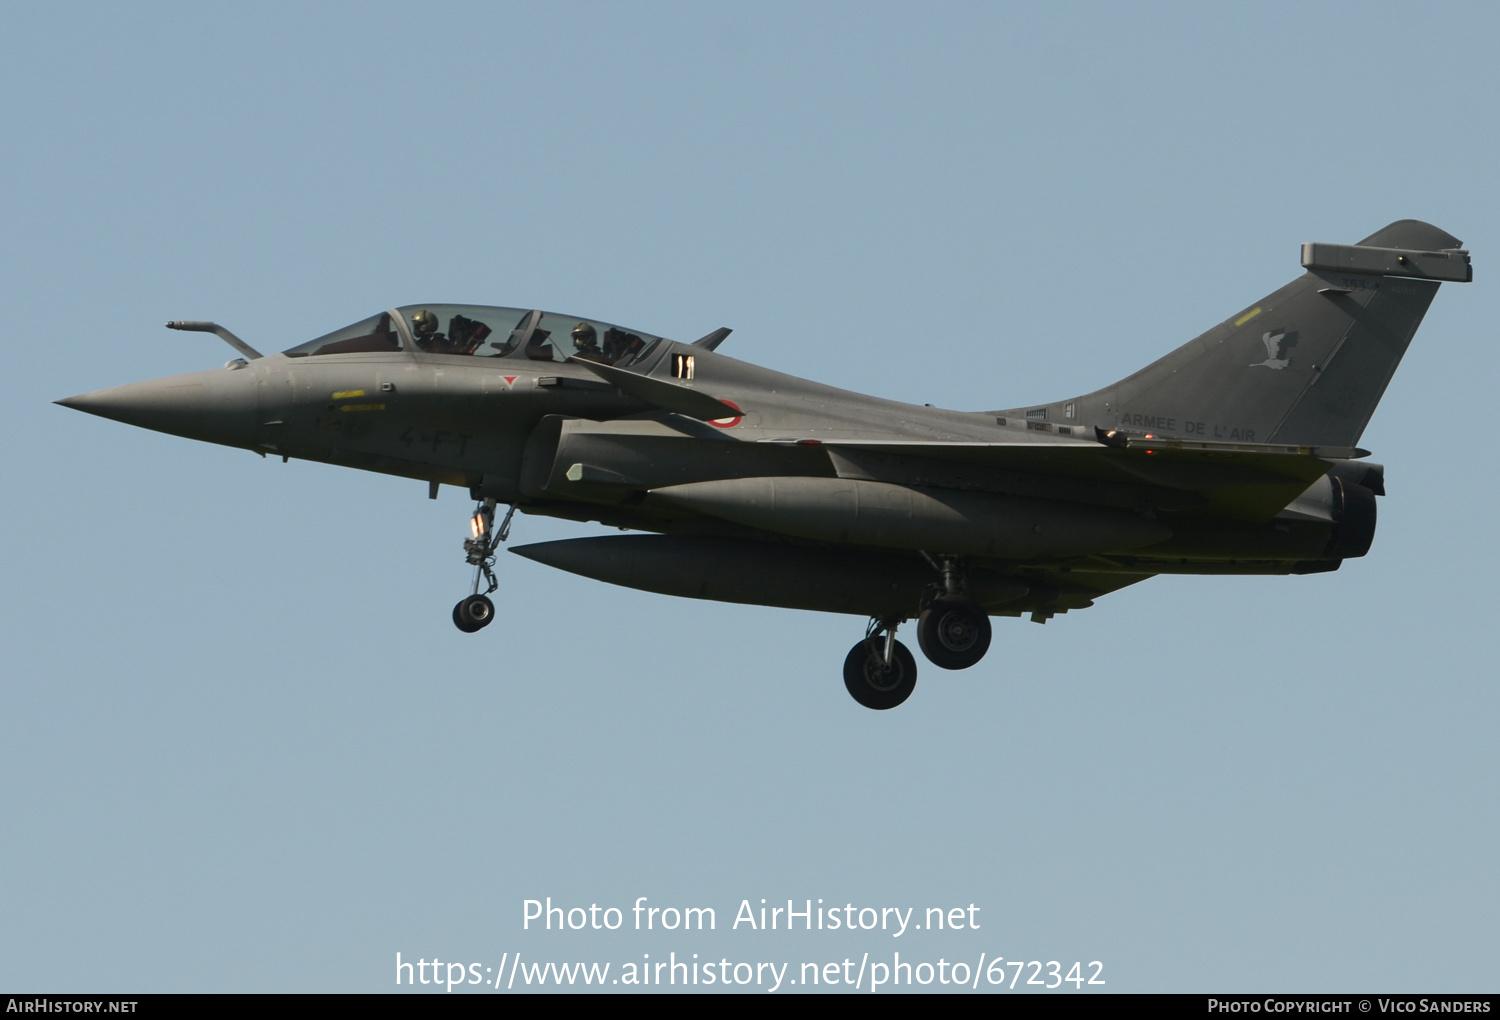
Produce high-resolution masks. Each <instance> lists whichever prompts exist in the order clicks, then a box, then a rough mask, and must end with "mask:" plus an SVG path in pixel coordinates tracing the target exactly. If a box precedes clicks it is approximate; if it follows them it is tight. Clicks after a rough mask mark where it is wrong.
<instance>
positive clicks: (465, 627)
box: [453, 499, 516, 634]
mask: <svg viewBox="0 0 1500 1020" xmlns="http://www.w3.org/2000/svg"><path fill="white" fill-rule="evenodd" d="M515 515H516V508H515V505H514V504H512V505H511V507H510V509H509V510H507V511H506V514H505V519H504V520H502V521H501V522H500V527H499V528H498V529H496V527H495V500H493V499H486V500H484V501H483V502H481V503H480V504H479V505H478V506H477V507H475V508H474V516H473V517H471V518H470V519H469V530H470V532H471V534H472V537H470V538H466V539H464V556H465V562H467V563H468V564H469V565H470V566H472V567H473V568H474V587H473V589H472V592H471V594H470V595H469V597H468V598H466V599H463V600H462V601H460V602H459V603H458V605H456V606H454V607H453V624H454V626H456V627H457V628H458V629H459V630H461V631H463V632H464V633H465V634H472V633H474V632H475V631H477V630H479V629H481V628H483V627H487V626H489V625H490V623H491V622H492V621H493V620H494V619H495V604H494V603H493V602H491V601H490V598H489V596H490V594H491V593H492V592H493V591H494V590H495V589H496V588H499V587H500V582H499V581H497V580H495V550H496V549H497V548H498V547H499V545H500V543H501V542H504V541H505V540H506V539H507V538H509V537H510V522H511V518H513V517H514V516H515ZM481 578H482V579H483V580H485V581H487V582H488V583H489V587H488V588H486V589H485V590H484V593H483V594H480V591H479V582H480V579H481Z"/></svg>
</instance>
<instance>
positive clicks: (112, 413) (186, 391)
mask: <svg viewBox="0 0 1500 1020" xmlns="http://www.w3.org/2000/svg"><path fill="white" fill-rule="evenodd" d="M229 376H244V377H245V378H241V379H232V378H226V377H229ZM249 376H250V373H249V372H233V373H230V372H197V373H194V374H192V375H179V376H171V377H169V378H166V379H152V380H150V381H148V382H138V383H130V384H128V385H125V386H113V387H111V388H109V389H107V390H95V391H94V392H93V393H82V394H79V395H78V396H76V397H66V398H64V399H62V400H58V401H55V403H58V404H61V405H62V406H63V407H71V408H72V409H73V410H75V411H87V412H88V413H89V414H97V415H99V417H101V418H111V419H113V420H115V421H122V422H125V423H126V424H127V425H137V426H140V427H141V428H143V429H152V430H153V431H156V432H168V433H171V434H172V435H174V436H186V437H187V438H189V439H202V440H206V441H208V442H211V443H225V444H227V445H230V446H249V445H250V444H251V440H252V438H253V435H254V420H255V384H254V381H253V380H252V379H251V378H249Z"/></svg>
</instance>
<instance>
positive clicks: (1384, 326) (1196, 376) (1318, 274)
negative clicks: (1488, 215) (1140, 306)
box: [1017, 220, 1472, 446]
mask: <svg viewBox="0 0 1500 1020" xmlns="http://www.w3.org/2000/svg"><path fill="white" fill-rule="evenodd" d="M1303 265H1304V266H1306V267H1307V272H1306V273H1305V274H1304V275H1303V276H1302V277H1300V278H1299V279H1297V280H1294V281H1293V282H1291V283H1289V284H1287V285H1286V286H1285V287H1282V288H1281V289H1280V290H1278V291H1276V292H1275V293H1272V294H1269V295H1267V296H1266V297H1264V298H1262V299H1261V300H1260V301H1259V302H1257V303H1255V304H1253V305H1251V306H1250V307H1249V308H1246V309H1245V310H1244V311H1242V312H1240V313H1239V314H1237V315H1235V316H1234V317H1233V318H1231V319H1229V320H1227V321H1225V322H1223V323H1220V324H1219V325H1217V326H1215V327H1214V328H1213V329H1210V330H1209V331H1208V332H1207V333H1204V334H1203V335H1202V336H1200V337H1198V338H1197V339H1195V340H1192V341H1189V342H1188V343H1186V344H1184V345H1183V346H1182V347H1179V348H1178V349H1177V350H1175V351H1173V352H1172V353H1171V354H1168V355H1167V356H1166V357H1164V358H1162V359H1160V360H1159V361H1156V362H1154V363H1153V364H1151V365H1148V366H1146V367H1145V368H1143V369H1141V370H1140V371H1139V372H1136V373H1135V374H1134V375H1131V376H1129V377H1128V378H1125V379H1122V380H1120V381H1119V382H1118V383H1115V384H1114V385H1113V386H1108V387H1105V388H1104V389H1102V390H1098V391H1096V392H1094V393H1091V394H1089V395H1087V396H1085V397H1080V398H1079V399H1078V400H1077V401H1073V402H1071V406H1070V405H1069V404H1064V405H1060V406H1059V407H1058V408H1057V411H1051V409H1050V408H1049V411H1050V413H1049V414H1048V415H1047V416H1048V417H1050V418H1052V419H1053V420H1061V419H1065V418H1075V419H1077V420H1078V421H1079V424H1094V423H1099V424H1105V425H1110V424H1112V425H1113V426H1114V427H1115V428H1118V429H1122V430H1125V431H1127V432H1150V433H1154V434H1157V435H1172V436H1183V437H1188V438H1201V439H1209V440H1214V439H1222V440H1231V441H1243V442H1260V443H1268V442H1275V443H1289V444H1299V445H1303V444H1305V445H1327V446H1353V445H1355V444H1356V443H1357V442H1358V441H1359V437H1360V434H1361V433H1362V432H1364V429H1365V425H1366V424H1367V423H1368V422H1369V420H1370V416H1371V414H1373V413H1374V411H1375V405H1376V404H1377V403H1379V401H1380V398H1381V396H1382V395H1383V394H1384V393H1385V388H1386V385H1387V384H1388V383H1389V382H1390V380H1391V376H1392V375H1393V374H1394V373H1395V371H1396V366H1397V365H1399V364H1400V362H1401V356H1402V355H1403V354H1405V353H1406V348H1407V345H1408V344H1410V343H1411V338H1412V336H1413V334H1415V333H1416V331H1417V327H1418V326H1419V325H1421V322H1422V316H1423V315H1424V314H1426V312H1427V307H1428V305H1430V304H1431V303H1432V299H1433V296H1434V295H1435V294H1436V293H1437V289H1438V283H1439V281H1441V280H1451V281H1459V282H1462V281H1466V280H1468V279H1470V278H1471V274H1472V270H1471V269H1470V268H1469V260H1468V253H1467V252H1464V251H1461V250H1460V242H1459V240H1458V238H1456V237H1453V236H1452V235H1451V234H1448V233H1446V232H1444V231H1442V230H1439V229H1438V228H1437V227H1434V226H1432V225H1431V224H1427V223H1422V222H1420V221H1418V220H1399V221H1397V222H1396V223H1392V224H1391V225H1390V226H1388V227H1386V228H1385V229H1383V230H1380V231H1377V232H1376V233H1374V234H1371V235H1370V236H1369V237H1367V238H1365V239H1364V240H1363V241H1361V242H1359V244H1358V245H1317V244H1309V245H1304V247H1303ZM1059 412H1061V413H1059ZM1070 412H1071V413H1070ZM1017 413H1024V412H1017ZM1032 414H1033V416H1035V412H1034V411H1033V412H1032Z"/></svg>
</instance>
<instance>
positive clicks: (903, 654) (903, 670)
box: [844, 637, 917, 710]
mask: <svg viewBox="0 0 1500 1020" xmlns="http://www.w3.org/2000/svg"><path fill="white" fill-rule="evenodd" d="M884 651H885V641H884V639H883V638H879V637H877V638H874V639H873V640H872V639H868V638H867V639H866V640H864V641H861V642H860V643H859V644H857V645H855V646H854V647H853V648H851V649H850V650H849V656H848V658H846V659H844V686H845V687H847V688H848V689H849V693H850V694H851V695H852V696H853V698H854V700H855V701H857V702H859V703H860V704H861V705H863V706H865V707H866V708H873V709H877V710H884V709H887V708H895V707H896V706H897V705H899V704H901V703H902V702H903V701H905V700H906V699H907V698H909V697H911V692H912V690H913V689H914V688H915V687H916V686H917V660H916V659H915V658H913V657H912V654H911V652H909V651H907V650H906V646H905V645H903V644H902V643H901V642H900V641H897V642H896V647H895V649H894V651H893V654H892V655H891V664H890V665H889V666H887V665H886V664H885V655H884Z"/></svg>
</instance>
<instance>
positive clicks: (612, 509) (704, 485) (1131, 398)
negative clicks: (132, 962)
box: [58, 220, 1473, 708]
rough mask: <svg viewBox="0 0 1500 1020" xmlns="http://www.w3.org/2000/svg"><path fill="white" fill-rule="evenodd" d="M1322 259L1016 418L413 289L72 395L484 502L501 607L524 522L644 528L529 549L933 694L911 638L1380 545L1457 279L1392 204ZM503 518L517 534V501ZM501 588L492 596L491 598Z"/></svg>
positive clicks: (869, 675) (1310, 258) (871, 688)
mask: <svg viewBox="0 0 1500 1020" xmlns="http://www.w3.org/2000/svg"><path fill="white" fill-rule="evenodd" d="M1302 266H1303V269H1304V270H1305V271H1304V272H1303V274H1302V275H1301V276H1299V277H1298V278H1297V279H1295V280H1293V281H1292V282H1291V283H1289V284H1287V285H1286V286H1284V287H1282V288H1281V289H1280V290H1277V291H1276V292H1274V293H1272V294H1269V295H1267V296H1266V297H1264V298H1261V299H1260V300H1259V301H1256V302H1254V303H1252V304H1250V305H1247V306H1245V307H1244V308H1241V309H1239V310H1237V311H1236V312H1235V313H1234V314H1233V315H1231V316H1230V317H1229V318H1228V319H1226V320H1225V321H1223V322H1221V323H1219V324H1218V325H1216V326H1214V327H1213V328H1212V329H1210V330H1209V331H1208V332H1206V333H1204V334H1203V335H1202V336H1200V337H1198V338H1197V339H1194V340H1191V341H1189V342H1188V343H1186V344H1184V345H1183V346H1182V347H1179V348H1178V349H1177V350H1175V351H1172V352H1171V353H1170V354H1168V355H1166V356H1165V357H1163V358H1161V359H1160V360H1159V361H1156V362H1153V363H1152V364H1150V365H1147V366H1146V367H1145V368H1143V369H1141V370H1140V371H1139V372H1136V373H1135V374H1134V375H1131V376H1128V377H1127V378H1125V379H1121V380H1120V381H1119V382H1116V383H1113V384H1111V385H1109V386H1105V387H1104V388H1102V389H1098V390H1095V391H1093V392H1092V393H1083V394H1079V395H1077V396H1071V397H1067V398H1066V399H1063V400H1055V401H1047V402H1042V403H1035V404H1025V405H1022V406H1019V407H1012V408H1006V409H1004V410H996V411H983V412H965V411H946V410H942V409H939V408H934V407H927V406H918V405H914V404H903V403H898V402H895V401H890V400H881V399H877V398H875V397H867V396H862V395H860V394H858V393H851V392H849V391H846V390H840V389H835V388H834V387H831V386H824V385H820V384H818V383H814V382H809V381H806V380H803V379H799V378H797V377H795V376H791V375H786V374H783V373H781V372H773V371H771V370H769V369H764V368H758V367H756V366H754V365H750V364H747V363H745V362H743V361H738V360H735V359H734V358H730V357H726V356H725V355H723V354H720V353H718V347H719V345H720V343H721V342H722V341H723V340H724V338H725V337H726V336H728V335H729V330H728V329H718V330H715V331H714V332H712V333H710V334H708V335H707V336H705V337H703V338H702V339H700V340H696V341H694V342H693V343H677V342H674V341H672V340H668V339H666V338H663V337H659V336H653V335H651V334H649V333H644V332H640V331H638V330H634V329H627V328H624V327H621V326H614V325H610V324H609V323H606V322H601V321H598V320H595V319H586V318H582V317H580V316H575V315H559V314H555V313H552V312H544V311H539V310H535V309H526V308H495V307H489V306H479V305H445V304H417V305H407V306H404V307H401V308H392V309H390V310H388V311H383V312H380V313H378V314H376V315H372V316H370V317H369V318H368V319H364V320H362V321H360V322H357V323H355V324H354V325H352V326H346V327H344V328H343V329H339V330H335V331H334V332H332V333H329V334H327V335H326V336H322V337H319V338H317V339H316V340H310V341H308V342H306V343H302V344H299V345H298V346H296V347H293V348H291V349H290V350H286V351H283V352H281V353H280V354H272V355H268V356H265V357H262V356H261V355H260V353H259V352H258V351H256V350H255V349H254V348H252V347H250V346H249V345H248V344H246V343H245V342H244V341H242V340H240V339H239V338H238V337H236V336H235V335H234V334H232V333H230V332H229V331H228V330H227V329H224V328H223V327H222V326H218V325H216V324H214V323H211V322H169V323H167V325H168V326H170V327H172V328H173V329H185V330H197V331H203V332H212V333H217V334H218V335H219V336H220V337H222V338H223V339H224V340H226V341H227V342H228V343H229V344H230V345H231V346H232V347H234V348H235V349H236V350H237V351H238V352H239V353H240V355H242V357H238V358H235V359H234V360H232V361H230V362H229V363H228V364H226V365H225V366H224V368H222V369H215V370H213V371H207V372H196V373H193V374H190V375H179V376H173V377H171V378H166V379H157V380H153V381H150V382H142V383H135V384H132V385H127V386H118V387H115V388H113V389H106V390H99V391H98V392H95V393H88V394H84V395H82V396H77V397H70V398H68V399H66V400H60V401H58V403H60V404H63V405H64V406H66V407H71V408H76V409H77V410H80V411H87V412H89V413H91V414H97V415H102V416H103V417H106V418H113V419H115V420H117V421H123V422H128V423H130V424H132V425H139V426H141V427H143V428H148V429H156V430H157V431H160V432H170V433H172V434H174V435H179V436H187V437H189V438H192V439H202V440H205V441H208V442H213V443H222V444H224V445H226V446H236V447H242V448H244V449H248V450H253V451H255V452H257V453H259V454H261V455H262V456H265V455H266V454H273V455H275V456H279V457H281V458H282V459H283V460H285V459H287V458H291V457H298V458H303V459H306V460H315V461H324V462H326V463H330V464H342V465H345V466H348V467H355V468H361V469H363V470H366V471H380V472H384V473H386V474H392V475H401V476H404V477H408V478H414V479H420V480H423V481H426V482H427V483H428V486H429V490H428V491H429V494H430V495H432V496H433V497H436V495H437V491H438V487H439V486H440V485H453V486H459V487H462V488H464V489H467V490H468V491H469V493H470V495H471V497H472V498H473V499H474V500H475V501H476V503H477V504H478V506H477V508H476V510H475V512H474V515H473V517H472V519H471V521H470V528H471V531H472V534H471V536H470V537H469V538H468V540H466V541H465V542H464V550H465V553H466V555H467V558H468V563H469V564H470V565H472V566H473V567H474V581H473V586H472V589H471V592H470V594H469V595H468V597H466V598H464V599H463V600H462V601H460V602H459V603H458V604H457V605H456V606H455V607H454V609H453V622H454V623H455V624H457V625H458V628H459V630H462V631H465V632H475V631H478V630H480V629H482V628H484V627H485V626H487V625H489V624H490V622H491V621H493V620H494V618H495V615H496V607H495V605H494V603H493V602H492V601H491V599H490V595H492V594H494V592H495V591H496V590H497V588H498V585H497V583H496V578H495V574H494V569H493V568H494V563H495V553H496V551H497V550H498V548H499V546H500V543H501V542H503V541H505V540H506V538H507V536H508V534H509V531H510V525H511V519H512V517H513V516H514V514H515V511H516V510H518V509H519V510H524V511H525V512H526V513H528V514H547V515H549V516H553V517H563V518H567V519H569V520H576V521H596V522H599V523H600V524H604V525H608V526H611V527H615V528H619V529H622V530H625V531H628V532H632V534H625V535H609V536H601V537H593V538H576V539H570V540H567V541H559V542H543V543H540V544H535V545H523V546H520V547H516V548H512V549H511V552H514V553H518V554H520V555H522V556H525V557H527V558H528V559H532V560H536V561H538V562H540V563H544V564H547V565H549V566H553V567H559V568H561V569H563V570H568V571H572V572H573V573H575V574H582V575H584V576H585V577H591V578H596V579H598V580H602V581H609V582H612V583H614V584H620V585H625V586H627V587H631V588H639V589H643V590H645V591H651V592H661V593H664V594H668V595H681V596H685V597H688V598H700V599H717V600H720V601H724V602H744V603H751V604H755V605H765V606H785V607H790V608H794V609H812V610H821V611H824V612H833V613H850V614H854V615H857V616H863V617H868V618H869V625H868V626H867V627H866V629H865V636H864V637H863V638H862V639H861V640H860V641H859V642H858V643H856V644H855V646H854V648H853V649H852V650H851V651H850V652H849V655H848V657H847V659H846V660H845V662H844V683H845V685H846V686H847V687H848V689H849V693H850V694H852V695H853V696H854V698H855V700H856V701H858V702H859V703H860V704H861V705H865V706H868V707H870V708H891V707H894V706H896V705H899V704H901V702H903V701H905V700H906V698H907V696H908V695H909V694H910V693H911V691H912V687H913V685H914V684H915V683H916V677H917V668H916V662H915V660H914V659H913V657H912V655H911V653H910V652H909V651H908V650H907V649H906V647H905V646H904V645H902V644H901V643H900V642H899V641H897V640H896V637H895V635H896V628H897V626H898V625H899V624H901V623H903V622H905V621H908V620H912V619H915V620H916V621H917V623H916V630H917V640H918V643H919V644H920V645H921V649H922V651H923V653H924V654H925V655H926V656H927V658H928V659H929V660H931V661H932V663H933V664H934V665H937V666H939V667H941V668H943V669H964V668H967V667H969V666H973V665H974V664H975V663H977V662H979V660H980V659H981V658H982V657H983V656H984V654H985V651H986V650H987V649H988V648H989V645H990V619H989V618H990V617H991V616H1021V615H1022V614H1029V615H1030V617H1031V619H1032V620H1034V621H1036V622H1038V623H1042V622H1045V621H1046V620H1048V619H1049V618H1051V617H1052V616H1054V615H1056V614H1058V613H1066V612H1068V611H1069V610H1071V609H1082V608H1085V607H1087V606H1090V605H1092V604H1093V602H1094V600H1095V599H1097V598H1098V597H1099V596H1101V595H1105V594H1107V593H1109V592H1112V591H1115V590H1117V589H1120V588H1124V587H1125V586H1126V585H1131V584H1135V583H1136V582H1138V581H1144V580H1146V579H1147V578H1149V577H1151V576H1152V575H1154V574H1309V573H1315V572H1318V571H1325V570H1337V569H1338V567H1339V565H1340V564H1341V563H1342V562H1343V561H1344V560H1345V559H1346V558H1348V557H1351V556H1363V555H1364V554H1365V552H1366V551H1367V550H1368V549H1369V548H1370V542H1371V539H1372V538H1373V536H1374V534H1375V498H1376V497H1377V496H1381V495H1384V491H1385V489H1384V469H1383V468H1382V467H1381V466H1380V465H1379V464H1373V463H1370V462H1368V461H1364V460H1362V459H1361V458H1363V457H1366V456H1368V454H1367V452H1366V451H1364V450H1361V449H1358V448H1357V447H1356V444H1357V443H1358V442H1359V438H1360V434H1361V433H1362V432H1363V431H1364V428H1365V424H1366V423H1367V422H1368V421H1369V420H1370V415H1371V414H1372V413H1373V412H1374V410H1375V405H1376V403H1377V402H1378V401H1379V400H1380V397H1381V395H1382V394H1383V393H1384V392H1385V388H1386V384H1387V383H1388V382H1389V381H1390V378H1391V375H1392V373H1393V372H1395V370H1396V366H1397V365H1398V363H1399V362H1400V361H1401V356H1402V355H1403V354H1404V353H1405V351H1406V348H1407V345H1408V344H1409V343H1410V342H1411V338H1412V335H1413V334H1414V333H1415V332H1416V329H1417V326H1418V325H1419V324H1420V323H1421V321H1422V316H1423V314H1425V313H1426V311H1427V307H1428V305H1429V304H1430V303H1431V302H1432V299H1433V296H1434V295H1435V294H1436V293H1437V289H1438V285H1439V283H1440V282H1442V281H1453V282H1467V281H1469V280H1471V279H1472V278H1473V274H1472V270H1471V268H1470V265H1469V255H1468V252H1466V251H1464V250H1463V248H1462V246H1461V244H1460V242H1459V240H1458V239H1457V238H1455V237H1452V236H1451V235H1449V234H1447V233H1445V232H1443V231H1442V230H1439V229H1438V228H1436V227H1434V226H1431V225H1430V224H1427V223H1421V222H1418V221H1416V220H1401V221H1399V222H1396V223H1392V224H1391V225H1390V226H1388V227H1386V228H1385V229H1383V230H1380V231H1377V232H1376V233H1374V234H1372V235H1371V236H1369V237H1367V238H1365V239H1364V240H1363V241H1360V242H1359V243H1358V244H1353V245H1347V244H1317V243H1309V244H1304V245H1303V246H1302ZM501 506H505V507H508V510H507V511H506V512H505V514H504V517H503V518H502V519H501V521H499V522H498V523H497V521H496V519H495V518H496V511H497V510H498V509H499V508H500V507H501ZM481 585H485V587H483V590H481Z"/></svg>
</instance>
